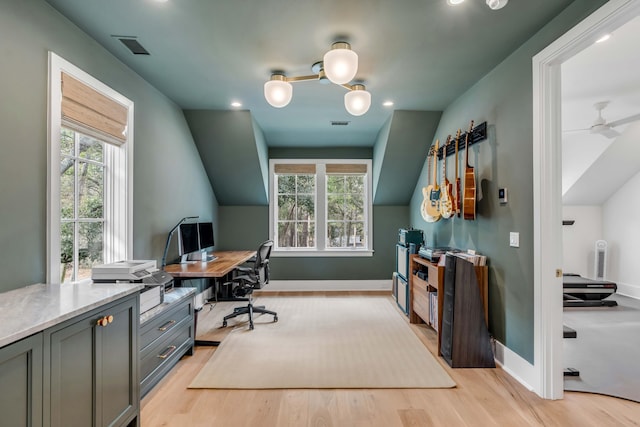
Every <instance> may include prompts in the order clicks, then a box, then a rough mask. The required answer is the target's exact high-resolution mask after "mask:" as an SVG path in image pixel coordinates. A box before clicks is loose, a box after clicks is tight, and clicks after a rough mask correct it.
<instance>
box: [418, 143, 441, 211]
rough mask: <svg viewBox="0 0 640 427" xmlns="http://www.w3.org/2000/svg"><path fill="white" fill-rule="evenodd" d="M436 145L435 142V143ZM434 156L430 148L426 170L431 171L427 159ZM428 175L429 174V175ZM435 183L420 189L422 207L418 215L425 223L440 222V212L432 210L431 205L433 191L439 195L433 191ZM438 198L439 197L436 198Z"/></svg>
mask: <svg viewBox="0 0 640 427" xmlns="http://www.w3.org/2000/svg"><path fill="white" fill-rule="evenodd" d="M436 144H437V142H436ZM431 156H434V150H433V147H431V149H430V150H429V154H428V156H427V161H428V162H429V163H428V168H429V169H431V160H430V159H429V157H431ZM433 167H434V169H433V182H435V181H436V170H435V168H436V164H435V156H434V164H433ZM429 174H430V173H429ZM437 185H438V184H437V183H435V185H434V184H431V183H429V185H428V186H427V187H422V197H423V200H422V205H421V206H420V213H421V214H422V218H424V220H425V221H427V222H436V221H439V220H440V210H439V209H436V208H434V205H433V201H432V199H431V196H432V194H433V193H434V191H437V192H438V193H439V190H434V189H435V188H436V187H437ZM438 197H439V196H438Z"/></svg>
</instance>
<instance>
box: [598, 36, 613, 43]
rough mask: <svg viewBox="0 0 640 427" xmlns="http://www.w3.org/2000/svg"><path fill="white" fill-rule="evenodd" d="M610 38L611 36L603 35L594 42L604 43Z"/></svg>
mask: <svg viewBox="0 0 640 427" xmlns="http://www.w3.org/2000/svg"><path fill="white" fill-rule="evenodd" d="M610 38H611V34H605V35H604V36H602V37H600V38H599V39H598V40H596V43H602V42H606V41H607V40H609V39H610Z"/></svg>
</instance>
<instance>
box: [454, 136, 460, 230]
mask: <svg viewBox="0 0 640 427" xmlns="http://www.w3.org/2000/svg"><path fill="white" fill-rule="evenodd" d="M461 132H462V129H458V132H457V133H456V141H455V142H454V144H455V153H456V194H455V195H454V197H453V212H455V214H456V215H458V218H460V212H461V209H460V208H461V202H460V193H461V192H462V188H461V187H460V175H459V174H458V164H459V163H460V162H459V161H458V147H459V146H460V133H461Z"/></svg>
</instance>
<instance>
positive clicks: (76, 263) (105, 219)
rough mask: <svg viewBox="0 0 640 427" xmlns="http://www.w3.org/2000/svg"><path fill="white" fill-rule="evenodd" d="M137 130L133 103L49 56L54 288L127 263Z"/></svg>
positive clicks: (50, 234) (51, 273)
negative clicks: (111, 265) (96, 267)
mask: <svg viewBox="0 0 640 427" xmlns="http://www.w3.org/2000/svg"><path fill="white" fill-rule="evenodd" d="M132 129H133V103H132V102H131V101H129V100H128V99H126V98H125V97H123V96H122V95H120V94H118V93H117V92H115V91H113V90H112V89H110V88H108V87H107V86H105V85H104V84H102V83H101V82H99V81H97V80H96V79H94V78H93V77H91V76H89V75H88V74H86V73H85V72H83V71H82V70H80V69H78V68H77V67H75V66H73V65H72V64H70V63H69V62H67V61H65V60H64V59H62V58H60V57H59V56H57V55H55V54H54V53H50V55H49V135H48V137H49V140H48V141H49V182H48V187H49V197H48V214H47V221H48V244H47V259H48V265H47V281H48V282H49V283H63V282H77V281H81V280H84V279H89V278H90V276H91V267H92V266H93V265H96V264H102V263H109V262H114V261H117V260H122V259H127V258H129V257H128V255H129V254H131V251H132V236H131V233H130V230H131V218H132V212H131V208H132V198H131V194H132V191H131V190H132V179H131V178H132V176H133V173H132V165H131V158H132V157H131V156H132V153H133V138H132Z"/></svg>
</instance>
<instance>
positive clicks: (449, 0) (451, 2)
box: [447, 0, 464, 6]
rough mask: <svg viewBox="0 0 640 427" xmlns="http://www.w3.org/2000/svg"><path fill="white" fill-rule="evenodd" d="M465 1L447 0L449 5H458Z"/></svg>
mask: <svg viewBox="0 0 640 427" xmlns="http://www.w3.org/2000/svg"><path fill="white" fill-rule="evenodd" d="M463 2H464V0H447V4H448V5H449V6H457V5H459V4H460V3H463Z"/></svg>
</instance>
